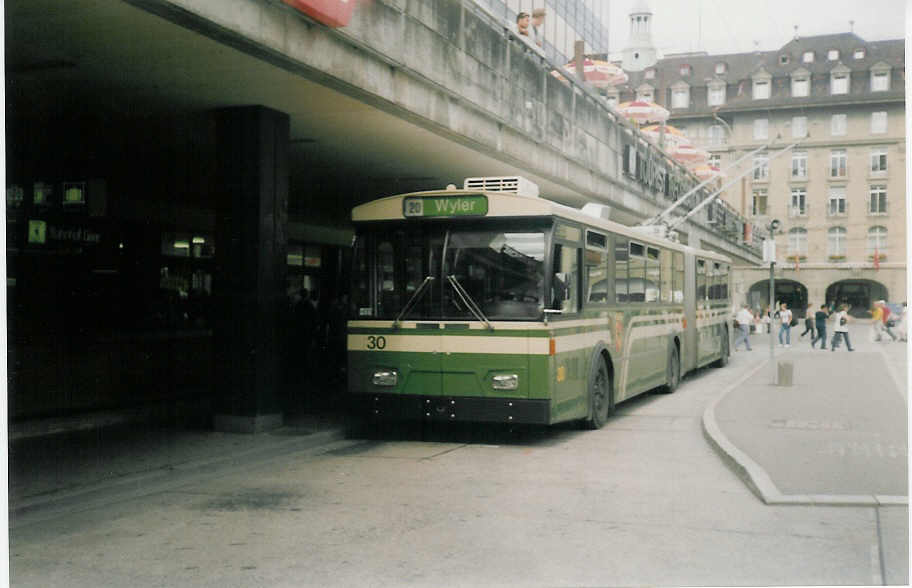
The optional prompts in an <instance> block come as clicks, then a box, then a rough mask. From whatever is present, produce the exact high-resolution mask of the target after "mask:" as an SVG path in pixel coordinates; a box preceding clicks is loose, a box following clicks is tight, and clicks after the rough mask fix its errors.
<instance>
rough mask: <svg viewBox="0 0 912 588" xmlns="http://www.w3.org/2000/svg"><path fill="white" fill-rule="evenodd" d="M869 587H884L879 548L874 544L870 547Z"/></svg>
mask: <svg viewBox="0 0 912 588" xmlns="http://www.w3.org/2000/svg"><path fill="white" fill-rule="evenodd" d="M875 510H876V509H875ZM871 585H872V586H883V585H884V581H883V578H882V577H881V575H880V548H879V547H878V545H877V544H876V543H874V544H873V545H871Z"/></svg>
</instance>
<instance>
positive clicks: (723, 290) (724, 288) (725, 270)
mask: <svg viewBox="0 0 912 588" xmlns="http://www.w3.org/2000/svg"><path fill="white" fill-rule="evenodd" d="M729 270H730V267H729V265H728V264H727V263H723V264H722V285H721V286H720V287H719V298H720V299H722V300H728V274H729Z"/></svg>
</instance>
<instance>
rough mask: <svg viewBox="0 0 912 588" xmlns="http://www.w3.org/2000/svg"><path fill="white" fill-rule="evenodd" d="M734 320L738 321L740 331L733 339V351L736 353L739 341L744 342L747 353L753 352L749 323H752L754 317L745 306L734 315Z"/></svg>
mask: <svg viewBox="0 0 912 588" xmlns="http://www.w3.org/2000/svg"><path fill="white" fill-rule="evenodd" d="M735 320H736V321H738V329H739V331H740V332H739V334H738V337H737V338H736V339H735V351H738V343H740V342H741V341H744V346H745V347H746V348H747V350H748V351H753V350H752V349H751V342H750V329H751V323H753V322H754V315H753V314H752V313H751V311H750V307H749V306H748V305H747V304H745V305H744V306H742V307H741V310H739V311H738V314H737V315H735Z"/></svg>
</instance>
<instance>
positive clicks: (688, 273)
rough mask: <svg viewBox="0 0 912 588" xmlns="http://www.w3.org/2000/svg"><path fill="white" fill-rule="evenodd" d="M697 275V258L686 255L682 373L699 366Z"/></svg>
mask: <svg viewBox="0 0 912 588" xmlns="http://www.w3.org/2000/svg"><path fill="white" fill-rule="evenodd" d="M696 285H697V276H696V260H695V259H694V256H693V255H691V254H689V253H688V254H686V255H685V256H684V285H683V290H684V299H683V302H684V318H685V320H686V321H687V327H686V328H685V329H684V353H683V354H682V355H683V357H682V358H681V361H682V365H681V371H682V373H684V372H686V371H690V370H692V369H694V368H696V367H697V356H698V355H699V334H698V330H697V292H696Z"/></svg>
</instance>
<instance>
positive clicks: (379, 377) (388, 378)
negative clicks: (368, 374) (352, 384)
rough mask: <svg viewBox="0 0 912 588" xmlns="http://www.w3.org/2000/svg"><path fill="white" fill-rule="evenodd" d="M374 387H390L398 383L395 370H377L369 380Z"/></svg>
mask: <svg viewBox="0 0 912 588" xmlns="http://www.w3.org/2000/svg"><path fill="white" fill-rule="evenodd" d="M371 381H372V382H373V383H374V386H388V387H392V386H395V385H396V384H397V383H399V374H398V373H396V370H377V371H375V372H374V377H373V378H372V380H371Z"/></svg>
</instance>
